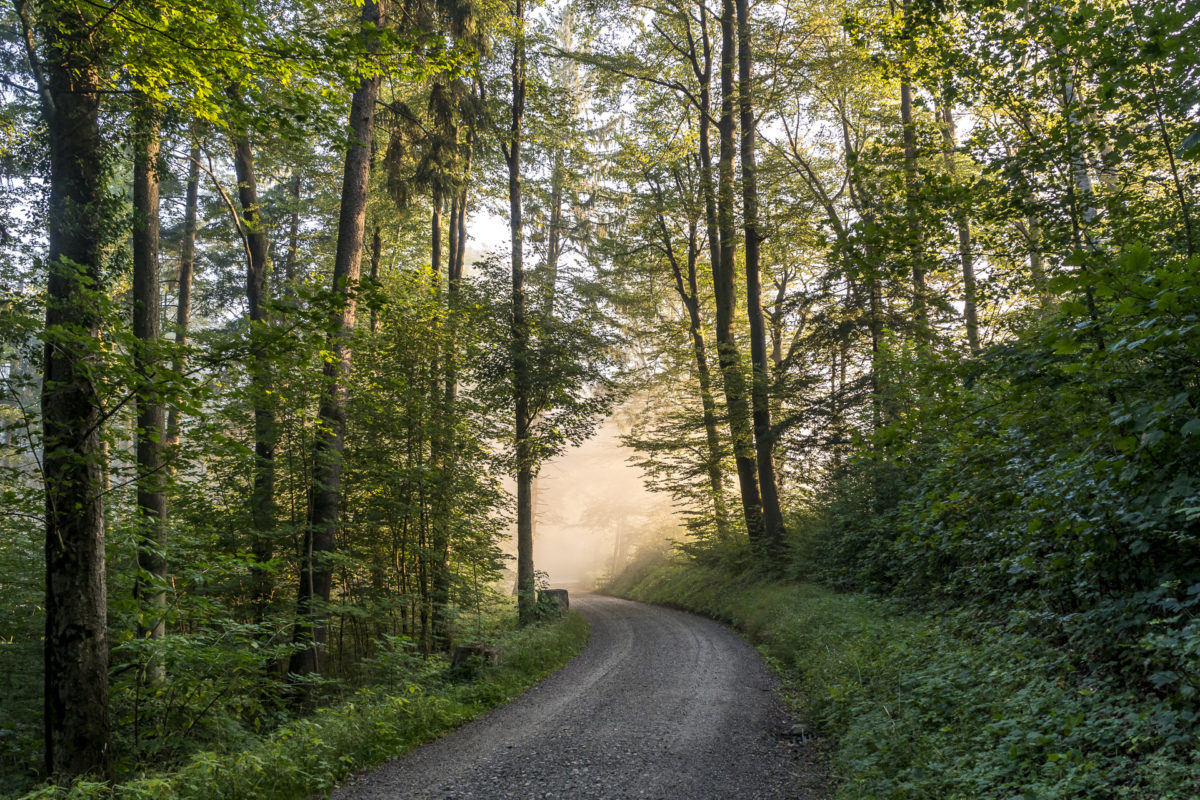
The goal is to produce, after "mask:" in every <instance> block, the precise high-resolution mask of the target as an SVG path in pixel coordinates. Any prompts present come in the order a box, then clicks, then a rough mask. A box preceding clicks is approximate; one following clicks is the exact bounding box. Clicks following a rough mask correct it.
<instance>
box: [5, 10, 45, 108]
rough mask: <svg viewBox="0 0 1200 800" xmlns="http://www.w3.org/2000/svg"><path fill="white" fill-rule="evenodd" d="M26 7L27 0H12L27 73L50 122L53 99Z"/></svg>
mask: <svg viewBox="0 0 1200 800" xmlns="http://www.w3.org/2000/svg"><path fill="white" fill-rule="evenodd" d="M26 5H27V0H13V6H14V7H15V8H16V10H17V16H18V17H20V19H21V39H22V40H23V41H24V43H25V57H26V58H28V59H29V71H30V72H32V73H33V80H34V82H35V83H36V84H37V87H38V94H39V95H41V97H42V113H43V114H45V115H46V121H47V122H51V121H52V120H53V119H54V112H55V108H54V98H53V97H51V95H50V87H49V86H48V85H47V84H46V77H45V76H44V75H43V74H42V62H41V61H40V60H39V59H38V55H37V43H36V42H34V40H33V23H32V22H31V21H30V19H29V14H28V12H27V11H26Z"/></svg>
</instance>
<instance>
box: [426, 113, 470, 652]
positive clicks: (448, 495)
mask: <svg viewBox="0 0 1200 800" xmlns="http://www.w3.org/2000/svg"><path fill="white" fill-rule="evenodd" d="M466 150H467V152H466V158H465V160H464V165H463V174H462V176H461V180H462V189H461V190H456V191H455V193H454V199H453V201H452V202H451V204H450V221H449V242H448V243H447V249H448V251H449V252H448V253H447V263H446V273H447V294H446V352H445V355H444V360H443V375H442V379H443V385H442V391H443V394H442V398H441V399H442V408H441V425H442V443H441V444H442V458H441V470H442V478H441V480H442V487H441V488H442V491H441V492H440V494H439V498H438V502H439V504H440V508H439V509H438V510H437V518H438V519H439V520H440V524H441V525H442V526H444V527H443V530H442V531H440V532H439V541H438V543H437V559H438V564H439V565H440V566H439V568H438V570H436V571H435V573H434V585H433V597H434V615H433V634H434V641H435V642H436V643H437V644H438V645H439V646H442V647H445V646H448V645H449V643H450V634H451V631H450V623H451V619H452V615H451V609H450V591H451V583H452V577H453V576H452V575H451V572H450V565H449V561H450V539H451V535H452V533H453V529H454V485H455V474H456V473H455V470H456V467H457V459H456V455H457V448H458V442H457V440H456V428H457V424H458V411H457V405H458V362H457V359H458V312H459V293H460V291H461V288H462V274H463V256H464V253H465V250H464V245H465V239H466V221H465V215H466V205H467V179H468V176H469V175H470V172H471V150H472V141H471V137H468V140H467V145H466Z"/></svg>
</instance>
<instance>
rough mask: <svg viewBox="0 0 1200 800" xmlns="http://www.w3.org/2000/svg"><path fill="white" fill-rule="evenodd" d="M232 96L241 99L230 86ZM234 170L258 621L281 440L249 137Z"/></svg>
mask: <svg viewBox="0 0 1200 800" xmlns="http://www.w3.org/2000/svg"><path fill="white" fill-rule="evenodd" d="M229 94H230V97H231V98H233V99H237V98H238V90H237V88H236V87H231V88H230V90H229ZM233 167H234V172H235V173H236V175H237V182H238V202H239V203H240V205H241V207H242V227H243V229H244V230H245V234H246V249H247V253H248V259H247V263H246V304H247V306H248V307H249V313H250V341H251V345H252V349H253V355H252V359H253V360H252V362H251V364H250V402H251V405H252V406H253V408H254V483H253V488H252V489H251V493H250V524H251V526H252V527H253V529H254V532H253V541H252V542H251V552H252V553H253V554H254V560H255V562H256V566H255V567H254V569H253V578H252V580H253V585H252V587H251V592H252V594H253V603H254V606H255V609H256V614H257V616H258V617H260V618H261V617H262V615H263V614H264V613H265V612H266V606H267V604H268V603H269V602H270V596H271V585H270V584H271V578H270V575H269V574H268V572H267V571H266V570H265V569H264V568H262V567H260V566H257V565H261V564H264V563H266V562H267V561H270V560H271V558H272V557H273V556H274V552H275V548H274V542H273V537H274V531H275V440H276V438H277V433H276V424H275V410H274V402H273V401H272V399H271V395H270V391H271V363H270V359H269V358H268V357H267V354H266V352H264V349H263V341H262V340H263V333H264V332H265V327H266V325H267V324H268V320H267V309H266V301H267V273H268V271H269V270H270V266H269V264H268V260H267V254H268V252H269V243H268V242H267V230H266V226H265V224H264V222H263V218H262V212H261V210H260V209H259V205H258V182H257V179H256V176H255V170H254V152H253V150H252V149H251V147H250V139H249V137H248V136H247V135H246V134H245V133H237V134H236V135H235V136H234V137H233Z"/></svg>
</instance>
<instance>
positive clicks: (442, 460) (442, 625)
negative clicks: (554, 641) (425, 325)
mask: <svg viewBox="0 0 1200 800" xmlns="http://www.w3.org/2000/svg"><path fill="white" fill-rule="evenodd" d="M451 211H452V213H453V211H454V209H451ZM451 227H453V225H452V226H451ZM454 238H455V237H453V236H452V237H451V239H452V241H451V242H449V243H448V245H449V247H448V248H447V249H449V250H452V249H453V247H454V246H456V245H457V242H456V241H453V239H454ZM442 249H443V248H442V209H441V198H440V197H436V196H435V197H434V201H433V216H432V219H431V220H430V261H431V263H432V267H433V269H432V272H433V282H434V286H435V287H436V289H435V294H437V295H440V294H441V283H442V278H441V275H442ZM447 255H448V256H449V258H448V259H447V261H448V262H453V255H452V253H448V254H447ZM452 269H453V263H448V265H447V270H446V272H447V277H448V278H449V273H450V271H451V270H452ZM451 314H453V311H452V310H451V309H450V308H449V299H447V310H446V317H445V318H444V321H443V323H442V325H443V330H442V336H445V335H446V333H447V331H448V326H449V324H450V323H449V317H450V315H451ZM441 342H442V338H441V337H439V338H438V339H436V340H435V344H434V347H435V350H434V355H433V358H432V360H431V363H430V374H429V379H430V380H429V389H430V391H429V405H430V407H431V408H432V409H436V412H435V413H434V414H433V415H432V419H431V420H430V423H431V424H432V429H433V435H432V437H431V439H430V443H429V460H430V463H431V465H432V467H433V471H434V474H435V475H437V484H436V485H435V487H434V495H433V502H434V508H433V509H432V515H431V516H432V519H431V526H430V527H431V537H430V547H429V549H428V551H427V552H428V555H427V558H428V560H429V600H430V605H431V606H432V625H431V639H432V643H433V647H434V648H435V649H438V650H446V649H448V648H449V646H450V620H451V615H450V517H451V514H452V513H453V503H452V497H451V493H452V491H453V489H452V486H451V483H450V481H451V477H450V467H449V465H450V460H451V458H450V453H449V442H450V431H449V427H450V426H451V425H452V424H453V421H452V420H451V419H450V417H448V416H447V414H446V406H445V401H446V394H445V393H446V384H445V382H444V380H445V378H446V375H445V370H446V363H445V360H444V359H449V358H451V355H450V354H449V353H447V352H441Z"/></svg>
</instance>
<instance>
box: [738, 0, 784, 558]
mask: <svg viewBox="0 0 1200 800" xmlns="http://www.w3.org/2000/svg"><path fill="white" fill-rule="evenodd" d="M737 28H738V37H737V38H738V99H739V101H740V102H739V106H740V112H741V133H742V140H741V155H742V219H743V225H744V228H745V231H746V311H747V314H748V315H749V318H750V362H751V364H752V365H753V382H752V383H751V392H750V398H751V402H752V404H753V409H754V445H755V455H756V457H757V460H758V486H759V490H760V491H761V493H762V509H763V535H764V537H765V538H764V540H763V545H764V549H765V553H766V555H767V556H768V558H769V560H770V563H771V564H773V565H774V564H776V563H777V559H779V558H780V557H781V556H782V549H783V537H784V533H785V531H784V527H783V510H782V509H781V508H780V504H779V482H778V480H777V478H776V477H775V434H774V432H773V431H772V429H771V406H770V400H769V397H768V386H769V382H770V372H769V368H768V366H767V331H766V323H765V321H764V319H763V305H762V275H761V261H762V255H761V247H760V245H761V242H762V234H761V233H760V232H759V229H758V166H757V164H756V162H755V154H754V147H755V142H754V132H755V121H754V52H753V49H752V45H751V43H750V8H749V3H748V2H747V0H737Z"/></svg>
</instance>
